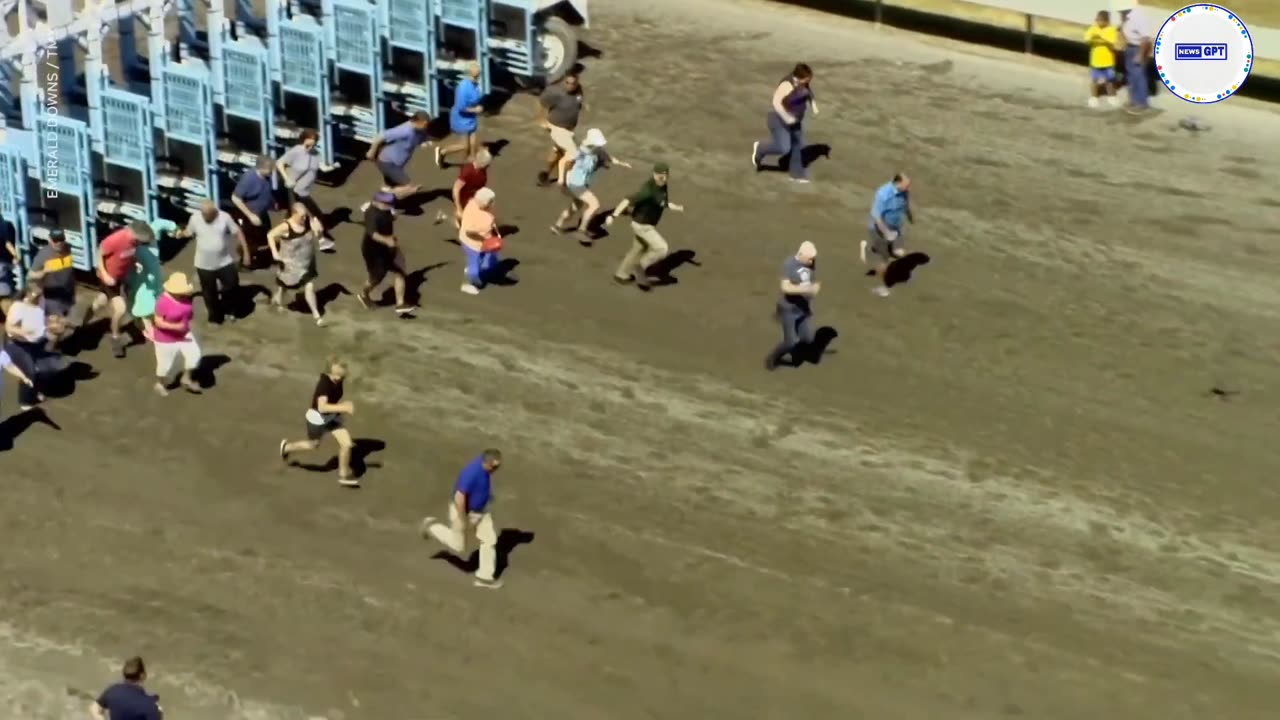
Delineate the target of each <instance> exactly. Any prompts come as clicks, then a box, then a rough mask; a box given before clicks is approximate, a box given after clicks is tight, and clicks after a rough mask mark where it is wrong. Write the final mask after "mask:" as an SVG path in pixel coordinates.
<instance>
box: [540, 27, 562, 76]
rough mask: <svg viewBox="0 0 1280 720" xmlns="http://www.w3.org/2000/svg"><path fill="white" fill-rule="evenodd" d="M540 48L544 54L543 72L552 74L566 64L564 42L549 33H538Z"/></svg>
mask: <svg viewBox="0 0 1280 720" xmlns="http://www.w3.org/2000/svg"><path fill="white" fill-rule="evenodd" d="M538 48H539V50H540V51H541V53H542V70H543V72H546V73H550V72H552V71H553V70H555V69H556V68H558V67H560V64H561V63H563V62H564V54H565V47H564V41H563V40H561V39H560V38H558V37H556V36H555V35H552V34H551V33H548V32H542V33H538Z"/></svg>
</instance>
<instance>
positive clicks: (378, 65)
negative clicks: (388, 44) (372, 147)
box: [325, 0, 386, 142]
mask: <svg viewBox="0 0 1280 720" xmlns="http://www.w3.org/2000/svg"><path fill="white" fill-rule="evenodd" d="M325 4H326V5H327V6H328V7H327V12H326V15H327V16H328V17H330V18H331V20H332V22H331V24H330V26H329V28H328V34H329V42H330V45H329V47H330V49H331V55H330V57H331V59H332V61H333V67H334V78H335V81H336V79H337V71H339V70H341V71H343V72H348V73H354V74H357V75H363V76H364V77H366V78H367V79H368V82H369V94H370V98H369V101H370V107H369V111H370V115H369V117H367V118H365V122H360V120H361V119H362V118H361V115H363V113H361V114H360V115H356V114H352V115H351V117H352V118H353V119H354V120H355V121H356V122H355V126H356V135H357V138H358V139H360V140H363V141H365V142H369V141H371V140H372V139H373V136H374V135H376V134H378V133H380V132H382V131H383V130H385V129H386V113H385V110H384V107H383V98H382V68H383V58H382V38H381V35H380V33H379V27H378V20H379V18H378V15H379V8H378V6H376V5H374V4H372V3H370V2H368V0H325ZM334 112H337V109H336V108H335V109H334ZM361 136H367V137H361Z"/></svg>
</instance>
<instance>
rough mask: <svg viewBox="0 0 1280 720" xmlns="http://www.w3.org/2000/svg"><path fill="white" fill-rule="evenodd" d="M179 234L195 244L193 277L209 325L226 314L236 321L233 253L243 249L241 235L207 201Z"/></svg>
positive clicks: (232, 222) (237, 288) (237, 292)
mask: <svg viewBox="0 0 1280 720" xmlns="http://www.w3.org/2000/svg"><path fill="white" fill-rule="evenodd" d="M181 234H182V235H183V236H184V237H190V238H193V239H194V241H195V246H196V257H195V266H196V275H197V276H198V277H199V278H200V294H201V295H202V296H203V297H204V308H205V311H206V312H208V313H209V322H211V323H213V324H214V325H221V324H222V321H223V320H225V319H226V316H227V313H230V314H231V317H232V319H235V318H236V317H238V316H239V314H238V313H239V311H240V309H241V308H240V274H239V271H238V270H237V268H236V253H237V251H239V250H242V249H243V248H244V247H245V243H246V241H245V237H244V232H243V231H242V230H241V229H240V226H239V225H237V224H236V221H235V220H234V219H232V217H231V215H230V214H228V213H226V212H224V211H222V210H219V209H218V206H217V205H214V204H213V201H212V200H206V201H204V203H203V204H202V205H201V206H200V210H199V212H194V213H191V219H190V220H188V221H187V228H186V230H185V231H183V232H182V233H181Z"/></svg>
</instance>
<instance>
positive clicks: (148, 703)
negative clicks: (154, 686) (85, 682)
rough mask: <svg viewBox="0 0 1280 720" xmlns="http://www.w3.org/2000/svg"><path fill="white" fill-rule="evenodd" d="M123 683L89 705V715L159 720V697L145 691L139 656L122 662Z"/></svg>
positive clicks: (110, 719) (102, 719) (109, 719)
mask: <svg viewBox="0 0 1280 720" xmlns="http://www.w3.org/2000/svg"><path fill="white" fill-rule="evenodd" d="M121 674H122V675H123V676H124V682H119V683H116V684H115V685H112V686H111V687H109V688H107V689H106V690H103V691H102V694H101V695H99V696H98V699H97V700H96V701H94V703H93V704H92V705H90V706H89V714H90V716H91V717H94V718H97V719H98V720H161V719H162V718H163V717H164V711H163V710H162V709H161V708H160V696H159V695H152V694H150V693H148V692H147V690H146V688H144V687H143V686H142V683H144V682H146V681H147V667H146V665H145V664H144V663H143V662H142V658H140V657H132V658H129V659H128V660H125V661H124V669H123V671H122V672H121Z"/></svg>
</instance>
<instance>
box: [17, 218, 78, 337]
mask: <svg viewBox="0 0 1280 720" xmlns="http://www.w3.org/2000/svg"><path fill="white" fill-rule="evenodd" d="M27 281H28V282H36V283H39V284H40V287H41V288H42V289H43V290H44V309H45V312H46V313H48V314H49V315H51V316H52V315H59V316H62V317H64V318H70V317H71V313H72V311H73V310H74V309H75V305H76V287H77V284H78V283H77V281H76V266H75V258H74V257H72V255H71V243H69V242H67V234H66V233H65V232H63V231H62V230H57V229H55V230H51V231H50V232H49V241H48V242H47V243H45V244H44V245H43V246H42V247H41V248H40V249H39V251H37V252H36V256H35V257H34V258H33V259H32V260H31V267H30V269H29V270H28V272H27Z"/></svg>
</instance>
